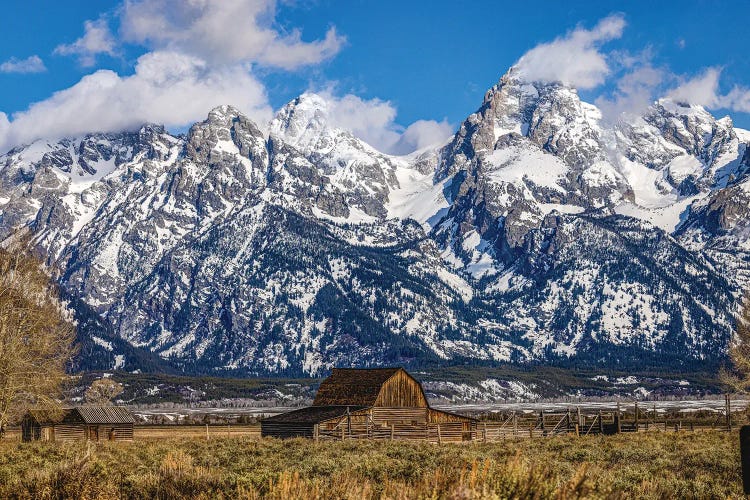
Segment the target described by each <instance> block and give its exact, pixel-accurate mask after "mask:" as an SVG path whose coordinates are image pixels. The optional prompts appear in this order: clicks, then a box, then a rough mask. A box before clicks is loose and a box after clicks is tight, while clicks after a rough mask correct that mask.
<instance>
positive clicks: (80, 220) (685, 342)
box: [0, 68, 750, 376]
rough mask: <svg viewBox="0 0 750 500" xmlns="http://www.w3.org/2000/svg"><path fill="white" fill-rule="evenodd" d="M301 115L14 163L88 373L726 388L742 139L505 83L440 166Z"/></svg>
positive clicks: (439, 151) (104, 139) (743, 170)
mask: <svg viewBox="0 0 750 500" xmlns="http://www.w3.org/2000/svg"><path fill="white" fill-rule="evenodd" d="M328 106H329V105H328V103H327V102H326V100H325V99H323V98H321V97H320V96H317V95H315V94H310V93H308V94H303V95H301V96H300V97H298V98H297V99H295V100H293V101H292V102H290V103H288V104H287V105H286V106H284V107H283V108H282V109H281V110H280V111H278V113H277V114H276V116H275V117H274V119H273V120H272V121H271V123H270V124H256V123H253V122H252V121H251V120H250V119H248V118H247V117H246V116H244V115H243V114H242V113H241V112H239V111H238V110H237V109H235V108H233V107H231V106H221V107H218V108H216V109H214V110H212V111H211V112H210V113H209V114H208V117H207V118H206V120H205V121H202V122H200V123H196V124H194V125H193V126H192V127H190V129H189V131H188V132H187V133H185V134H173V133H170V132H168V131H166V130H165V129H164V128H163V127H161V126H157V125H150V124H146V125H144V126H143V127H141V128H140V129H139V130H135V131H127V132H121V133H91V134H87V135H85V136H82V137H75V138H63V139H59V138H55V139H40V140H37V141H35V142H33V143H31V144H26V145H19V146H18V147H15V148H14V149H12V150H10V151H8V152H7V153H5V154H3V155H2V156H0V239H12V238H14V237H15V235H17V234H19V231H27V232H30V234H31V238H32V239H31V241H32V245H33V247H34V249H35V251H36V252H38V254H39V255H41V256H42V257H43V259H44V260H45V261H46V263H47V264H48V265H49V266H50V268H51V269H52V270H53V273H54V276H55V279H56V280H57V281H58V282H59V284H60V287H61V290H62V292H63V294H64V296H65V297H66V299H67V300H69V301H70V304H71V307H72V308H73V309H74V310H75V312H76V316H77V320H78V326H79V337H80V339H81V342H82V345H83V349H82V358H81V360H80V363H81V366H82V367H88V368H98V369H122V370H128V371H138V370H143V371H148V370H160V369H163V368H164V367H165V366H169V367H171V369H173V370H178V371H181V372H185V373H211V374H240V375H284V376H298V375H321V374H323V373H325V372H326V371H327V370H329V369H330V368H331V367H333V366H379V365H393V364H399V365H407V366H411V367H429V366H446V365H472V366H475V365H479V366H485V365H486V366H495V365H500V364H508V363H510V364H535V363H544V364H549V365H559V366H577V367H586V368H608V367H609V368H611V367H616V368H618V369H626V370H646V369H669V370H673V371H674V370H678V371H679V370H685V371H688V370H692V369H712V368H714V367H716V366H717V365H718V364H719V363H721V362H722V360H723V359H724V356H725V353H726V349H727V345H728V342H729V340H730V338H731V335H732V332H733V329H734V325H735V321H736V319H735V318H736V315H737V312H738V310H739V305H740V300H741V298H742V296H743V291H744V290H745V288H746V287H747V284H748V280H750V253H748V252H749V251H750V231H749V230H748V226H750V174H749V170H750V150H749V149H748V145H749V144H750V132H748V131H745V130H741V129H738V128H735V127H734V126H733V124H732V121H731V119H730V118H729V117H725V118H721V119H717V118H715V117H714V116H712V115H711V114H710V113H709V112H708V111H706V110H705V109H704V108H702V107H700V106H695V105H691V104H690V103H686V102H679V101H676V100H672V99H667V98H665V99H660V100H658V101H656V102H654V103H653V104H652V105H651V106H650V107H649V108H648V109H647V110H646V111H645V112H643V113H639V114H637V115H622V116H621V117H619V118H618V119H617V120H611V119H609V118H607V117H605V116H603V114H602V113H601V111H600V110H599V109H598V108H597V107H596V106H594V105H592V104H589V103H586V102H583V101H582V100H581V99H580V98H579V95H578V92H577V91H576V90H575V89H574V88H571V87H569V86H566V85H563V84H561V83H540V82H529V81H524V80H523V78H522V76H521V75H520V74H519V73H518V71H517V70H516V69H515V68H511V69H510V70H509V71H508V73H506V74H505V75H504V76H503V77H502V78H501V79H500V81H499V82H498V83H497V84H496V85H495V86H494V87H492V88H491V89H490V90H488V91H487V93H486V95H485V97H484V101H483V102H482V103H481V106H480V107H479V108H478V109H477V111H476V112H475V113H473V114H471V115H470V116H469V117H468V118H466V120H465V121H464V122H463V123H462V124H461V125H460V127H459V128H458V131H457V132H456V133H455V135H454V136H453V137H452V138H450V139H449V140H448V141H447V142H446V143H445V144H439V145H435V146H434V147H431V148H426V149H423V150H419V151H416V152H414V153H412V154H409V155H406V156H392V155H388V154H384V153H382V152H379V151H377V150H376V149H375V148H373V147H371V146H369V145H368V144H366V143H365V142H363V141H362V140H360V139H358V138H357V137H355V136H354V135H353V134H352V133H350V132H348V131H346V130H343V129H340V128H337V127H335V126H334V125H332V124H331V120H330V115H329V111H328Z"/></svg>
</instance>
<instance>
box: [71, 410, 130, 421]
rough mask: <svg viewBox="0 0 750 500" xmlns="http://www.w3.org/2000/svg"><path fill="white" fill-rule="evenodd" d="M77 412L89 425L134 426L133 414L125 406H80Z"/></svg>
mask: <svg viewBox="0 0 750 500" xmlns="http://www.w3.org/2000/svg"><path fill="white" fill-rule="evenodd" d="M75 410H76V411H77V412H78V413H79V414H80V415H81V417H82V418H83V420H84V422H86V423H87V424H132V423H134V422H135V418H133V414H132V413H130V411H129V410H128V409H127V408H125V407H124V406H78V407H76V408H75Z"/></svg>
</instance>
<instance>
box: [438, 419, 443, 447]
mask: <svg viewBox="0 0 750 500" xmlns="http://www.w3.org/2000/svg"><path fill="white" fill-rule="evenodd" d="M437 436H438V444H442V443H443V437H442V436H441V435H440V424H439V423H438V424H437Z"/></svg>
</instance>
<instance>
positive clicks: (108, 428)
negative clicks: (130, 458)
mask: <svg viewBox="0 0 750 500" xmlns="http://www.w3.org/2000/svg"><path fill="white" fill-rule="evenodd" d="M134 424H135V418H133V414H132V413H130V411H128V409H127V408H125V407H124V406H76V407H74V408H64V409H63V410H62V411H61V412H56V413H54V414H49V413H46V412H42V411H39V410H30V411H29V412H27V413H26V415H25V416H24V418H23V420H22V421H21V437H22V439H23V440H24V441H37V440H41V441H74V440H88V441H132V439H133V425H134Z"/></svg>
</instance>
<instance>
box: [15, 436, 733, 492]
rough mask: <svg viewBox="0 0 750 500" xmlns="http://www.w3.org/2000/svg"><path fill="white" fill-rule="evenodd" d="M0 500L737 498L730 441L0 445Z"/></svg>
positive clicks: (639, 438) (170, 441)
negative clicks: (49, 499) (468, 443)
mask: <svg viewBox="0 0 750 500" xmlns="http://www.w3.org/2000/svg"><path fill="white" fill-rule="evenodd" d="M0 498H86V499H97V498H102V499H109V498H165V499H166V498H206V499H208V498H246V499H261V498H268V499H291V498H302V499H329V498H337V499H338V498H340V499H349V498H351V499H370V498H388V499H411V498H419V499H439V498H456V499H480V498H482V499H483V498H539V499H547V498H550V499H552V498H557V499H569V498H743V496H742V491H741V478H740V465H739V450H738V439H737V436H736V433H731V434H728V433H725V432H695V433H690V432H683V433H665V432H662V433H648V434H637V435H633V434H622V435H618V436H609V437H605V436H592V437H581V438H576V437H573V436H565V437H555V438H545V439H541V438H540V439H533V440H532V439H524V440H518V441H506V442H499V443H486V444H484V443H477V444H471V445H435V444H429V443H421V442H399V441H396V442H388V441H386V442H372V441H370V442H354V441H348V442H326V443H323V442H320V443H315V442H312V441H307V440H302V439H295V440H288V441H278V440H273V439H257V438H251V437H233V438H231V439H228V438H225V437H221V438H219V437H217V438H213V439H211V440H209V441H206V440H205V439H195V438H193V439H164V438H162V439H140V440H136V441H134V442H132V443H105V444H102V445H86V444H85V443H65V444H63V443H60V444H55V443H30V444H22V443H19V442H17V441H15V442H14V441H4V442H0Z"/></svg>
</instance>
